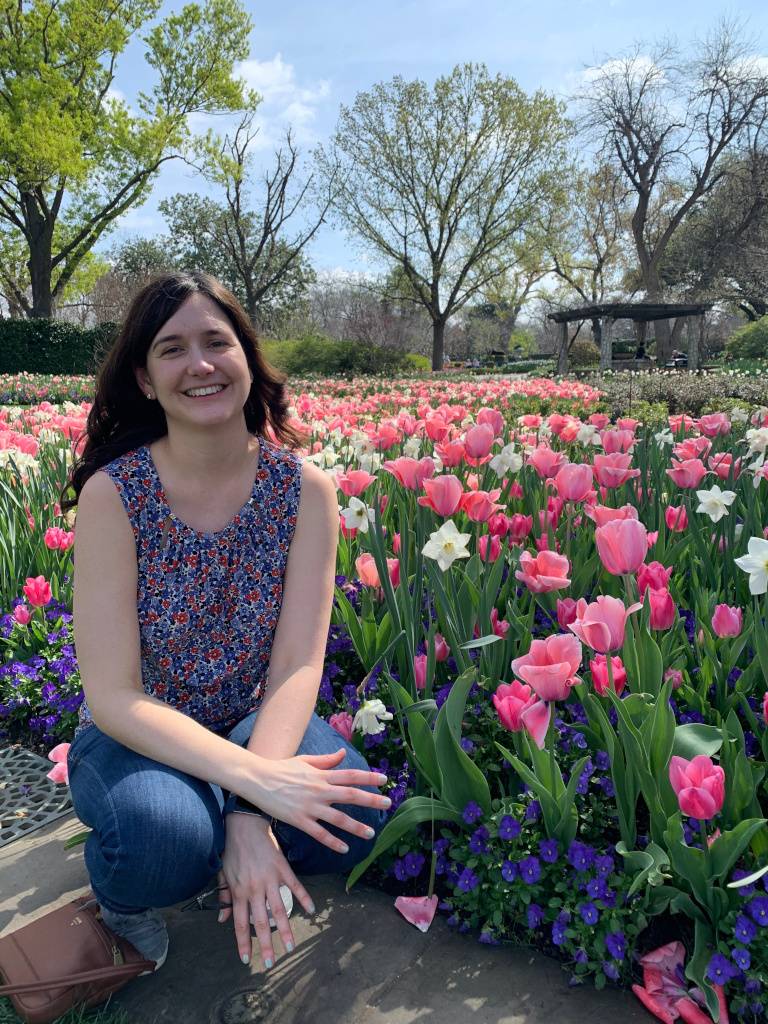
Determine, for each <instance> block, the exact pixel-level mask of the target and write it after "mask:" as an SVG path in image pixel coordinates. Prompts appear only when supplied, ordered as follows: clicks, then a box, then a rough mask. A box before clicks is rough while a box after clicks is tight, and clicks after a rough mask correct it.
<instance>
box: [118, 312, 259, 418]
mask: <svg viewBox="0 0 768 1024" xmlns="http://www.w3.org/2000/svg"><path fill="white" fill-rule="evenodd" d="M136 380H137V382H138V385H139V387H140V388H141V390H142V391H143V392H144V394H147V393H149V394H150V395H151V396H152V398H153V399H154V400H156V401H158V402H159V403H160V405H161V406H162V408H163V411H164V412H165V415H166V418H167V419H168V421H169V422H170V421H171V420H173V421H176V422H178V423H179V424H182V423H186V424H189V425H192V424H195V425H198V426H203V425H207V426H212V425H215V424H219V423H225V422H228V421H229V420H230V419H232V418H233V417H238V416H242V415H243V406H244V405H245V403H246V401H247V399H248V394H249V392H250V389H251V373H250V368H249V366H248V361H247V359H246V357H245V352H244V350H243V347H242V345H241V344H240V341H239V339H238V337H237V335H236V334H235V331H234V329H233V327H232V325H231V323H230V322H229V319H228V318H227V316H226V314H225V313H224V312H223V310H222V309H220V308H219V306H217V305H216V303H215V302H213V300H212V299H209V298H208V297H207V296H206V295H201V294H200V293H199V292H194V293H193V294H192V295H190V297H189V298H188V299H187V300H186V301H185V302H184V303H183V304H182V305H181V306H180V307H179V309H178V310H177V312H176V313H174V315H173V316H172V317H171V318H170V319H169V320H167V321H166V322H165V323H164V324H163V326H162V327H161V328H160V330H159V331H158V332H157V334H156V335H155V337H154V338H153V339H152V341H151V343H150V346H149V350H148V352H147V365H146V367H145V368H143V369H137V370H136ZM201 391H202V393H201Z"/></svg>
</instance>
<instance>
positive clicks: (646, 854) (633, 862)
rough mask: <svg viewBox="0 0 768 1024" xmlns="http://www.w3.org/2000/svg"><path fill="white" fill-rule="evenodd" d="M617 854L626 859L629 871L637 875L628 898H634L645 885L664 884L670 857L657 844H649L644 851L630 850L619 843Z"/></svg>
mask: <svg viewBox="0 0 768 1024" xmlns="http://www.w3.org/2000/svg"><path fill="white" fill-rule="evenodd" d="M616 852H617V853H618V854H620V855H621V856H622V857H623V858H624V863H625V864H626V866H627V871H629V872H634V873H635V878H634V881H633V882H632V885H631V886H630V888H629V892H628V893H627V895H628V896H633V895H634V894H635V893H636V892H637V891H638V890H639V889H641V888H642V887H643V886H644V885H651V886H659V885H661V884H662V882H663V880H664V868H668V867H669V856H668V855H667V852H666V850H663V849H662V848H661V847H660V846H659V845H658V844H657V843H649V844H648V846H647V847H646V848H645V849H644V850H628V849H627V847H626V845H625V844H624V843H623V842H618V843H617V844H616Z"/></svg>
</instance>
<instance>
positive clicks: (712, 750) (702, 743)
mask: <svg viewBox="0 0 768 1024" xmlns="http://www.w3.org/2000/svg"><path fill="white" fill-rule="evenodd" d="M722 745H723V734H722V732H721V731H720V729H718V728H717V727H716V726H714V725H701V724H699V723H698V722H692V723H690V724H688V725H678V726H677V728H676V729H675V739H674V742H673V744H672V754H673V755H676V756H677V757H684V758H685V759H686V760H687V761H691V760H693V758H694V757H696V755H697V754H706V755H707V757H712V755H713V754H716V753H717V752H718V750H719V749H720V747H721V746H722Z"/></svg>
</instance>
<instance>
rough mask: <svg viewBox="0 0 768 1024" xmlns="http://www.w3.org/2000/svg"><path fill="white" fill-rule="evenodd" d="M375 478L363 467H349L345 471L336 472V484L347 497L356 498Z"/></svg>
mask: <svg viewBox="0 0 768 1024" xmlns="http://www.w3.org/2000/svg"><path fill="white" fill-rule="evenodd" d="M375 479H376V477H375V476H372V475H371V474H370V473H368V472H366V471H365V470H364V469H350V470H348V471H347V472H346V473H337V474H336V486H337V487H338V488H339V490H340V491H341V492H342V493H343V494H346V496H347V497H348V498H358V497H359V496H360V495H361V494H362V493H363V491H364V490H365V489H366V487H369V486H370V485H371V484H372V483H373V481H374V480H375Z"/></svg>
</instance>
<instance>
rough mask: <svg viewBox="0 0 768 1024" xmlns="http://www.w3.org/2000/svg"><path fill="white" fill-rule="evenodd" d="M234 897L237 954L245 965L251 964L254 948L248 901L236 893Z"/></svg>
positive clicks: (233, 912) (233, 910)
mask: <svg viewBox="0 0 768 1024" xmlns="http://www.w3.org/2000/svg"><path fill="white" fill-rule="evenodd" d="M232 896H233V900H232V903H233V907H232V916H233V917H234V920H235V941H236V942H237V952H238V955H239V957H240V959H241V961H242V962H243V963H244V964H249V963H250V962H251V953H252V946H251V923H250V921H249V919H248V915H249V908H248V900H246V899H243V898H242V897H241V896H237V895H236V894H235V893H232ZM262 909H263V901H262ZM270 948H271V946H270Z"/></svg>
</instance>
